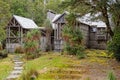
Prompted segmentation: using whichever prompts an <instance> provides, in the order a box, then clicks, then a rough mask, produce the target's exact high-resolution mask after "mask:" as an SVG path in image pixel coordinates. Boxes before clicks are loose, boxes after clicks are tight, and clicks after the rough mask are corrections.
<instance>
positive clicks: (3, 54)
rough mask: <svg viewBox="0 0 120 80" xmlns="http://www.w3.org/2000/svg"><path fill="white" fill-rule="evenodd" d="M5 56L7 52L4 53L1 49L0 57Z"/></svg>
mask: <svg viewBox="0 0 120 80" xmlns="http://www.w3.org/2000/svg"><path fill="white" fill-rule="evenodd" d="M6 57H8V54H7V53H5V52H4V51H1V52H0V58H6Z"/></svg>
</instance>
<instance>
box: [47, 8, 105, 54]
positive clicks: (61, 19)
mask: <svg viewBox="0 0 120 80" xmlns="http://www.w3.org/2000/svg"><path fill="white" fill-rule="evenodd" d="M65 15H67V14H66V13H63V14H56V13H55V12H53V11H51V10H49V11H48V12H47V18H48V19H49V20H50V21H51V24H52V27H53V30H54V35H53V36H54V43H53V46H54V51H59V52H60V51H62V50H63V44H64V41H63V39H62V36H61V34H62V29H63V27H64V24H66V20H65ZM75 27H78V28H79V29H80V30H81V32H82V34H83V42H84V45H85V47H86V48H93V49H106V33H103V32H105V30H106V28H105V27H103V26H99V27H98V26H97V25H96V26H94V25H90V24H87V23H84V22H82V21H81V20H79V18H77V19H76V24H75ZM101 38H103V39H101Z"/></svg>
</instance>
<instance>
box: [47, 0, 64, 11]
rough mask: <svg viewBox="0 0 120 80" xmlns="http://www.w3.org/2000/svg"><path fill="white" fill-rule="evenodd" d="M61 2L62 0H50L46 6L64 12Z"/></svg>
mask: <svg viewBox="0 0 120 80" xmlns="http://www.w3.org/2000/svg"><path fill="white" fill-rule="evenodd" d="M61 3H62V0H49V1H48V3H47V4H46V8H47V9H51V10H54V11H56V12H58V13H62V12H63V9H62V8H60V7H61V6H60V4H61Z"/></svg>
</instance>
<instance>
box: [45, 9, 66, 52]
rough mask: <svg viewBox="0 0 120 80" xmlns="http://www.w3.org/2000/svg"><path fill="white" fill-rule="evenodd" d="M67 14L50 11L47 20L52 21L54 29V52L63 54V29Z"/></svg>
mask: <svg viewBox="0 0 120 80" xmlns="http://www.w3.org/2000/svg"><path fill="white" fill-rule="evenodd" d="M65 15H66V14H65V13H63V14H56V13H55V12H53V11H51V10H48V12H47V18H48V19H49V20H50V22H51V24H52V28H53V33H54V34H53V36H54V37H52V40H53V43H52V45H53V50H54V51H57V52H61V51H62V50H63V38H62V29H63V27H64V24H65Z"/></svg>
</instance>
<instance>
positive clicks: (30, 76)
mask: <svg viewBox="0 0 120 80" xmlns="http://www.w3.org/2000/svg"><path fill="white" fill-rule="evenodd" d="M37 77H38V72H37V71H36V70H35V69H31V70H30V71H28V72H25V73H23V75H22V77H21V78H22V80H36V78H37Z"/></svg>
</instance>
